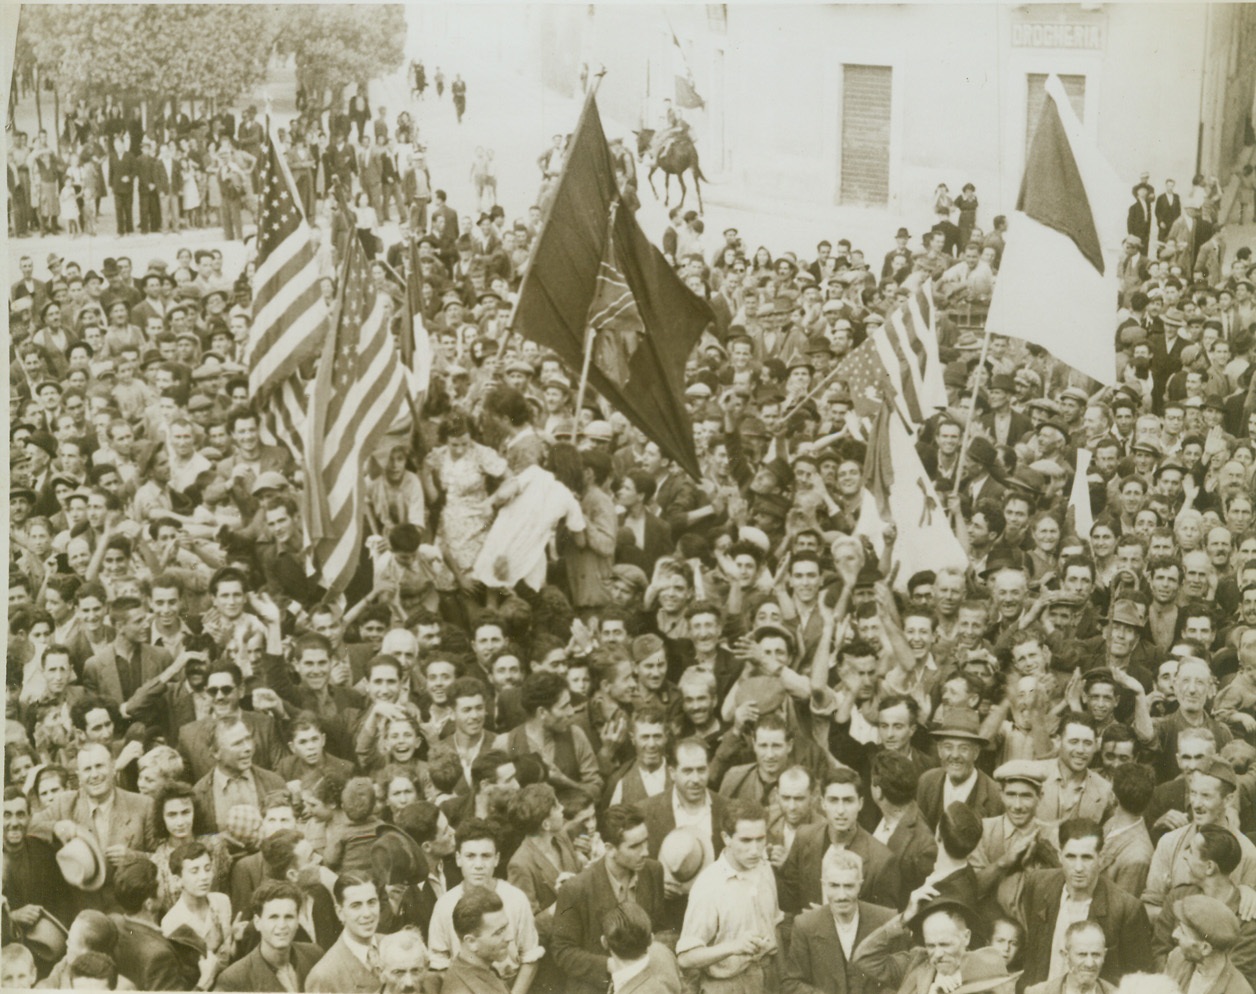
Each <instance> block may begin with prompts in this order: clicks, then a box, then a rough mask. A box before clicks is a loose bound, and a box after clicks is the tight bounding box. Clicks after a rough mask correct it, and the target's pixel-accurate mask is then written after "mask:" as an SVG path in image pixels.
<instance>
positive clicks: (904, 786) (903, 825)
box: [860, 750, 938, 894]
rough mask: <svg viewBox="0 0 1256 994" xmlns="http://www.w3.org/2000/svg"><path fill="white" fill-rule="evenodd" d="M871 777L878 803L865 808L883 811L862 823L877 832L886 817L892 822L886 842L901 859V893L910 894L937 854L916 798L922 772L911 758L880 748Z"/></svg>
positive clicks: (874, 797) (925, 874)
mask: <svg viewBox="0 0 1256 994" xmlns="http://www.w3.org/2000/svg"><path fill="white" fill-rule="evenodd" d="M871 780H872V786H871V792H872V799H873V801H874V802H875V806H874V805H871V804H870V805H866V806H865V811H866V810H867V809H868V808H872V809H873V811H874V812H875V811H876V808H880V809H881V810H880V813H879V815H878V816H877V817H876V818H873V819H868V818H861V819H860V822H861V823H862V824H863V825H864V827H865V828H869V829H871V830H872V831H873V832H875V831H876V830H877V827H878V825H880V823H881V821H882V819H883V818H884V819H890V820H892V821H893V824H894V828H893V830H892V831H891V832H890V837H889V838H888V839H887V840H886V842H885V845H886V847H887V848H888V849H889V850H890V852H892V853H894V855H895V856H896V857H897V858H898V870H899V876H900V877H901V881H900V885H901V892H902V893H903V894H910V893H911V892H912V891H914V890H915V889H916V888H917V887H919V886H920V885H921V884H922V883H924V882H925V877H927V876H928V875H929V874H930V873H931V872H932V871H933V864H934V862H935V861H936V860H937V857H938V843H937V839H936V837H935V835H934V833H933V832H932V831H930V830H929V826H928V825H926V824H925V819H924V815H922V814H921V813H920V808H919V806H918V805H917V804H916V801H915V797H916V788H917V787H918V785H919V783H920V773H919V771H918V770H917V768H916V766H915V764H914V763H913V762H912V760H911V759H910V758H909V757H907V756H905V755H903V754H902V753H893V752H888V751H886V750H881V751H880V752H878V753H877V754H876V755H875V756H873V759H872V773H871ZM869 821H871V822H872V824H869Z"/></svg>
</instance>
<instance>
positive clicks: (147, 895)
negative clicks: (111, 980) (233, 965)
mask: <svg viewBox="0 0 1256 994" xmlns="http://www.w3.org/2000/svg"><path fill="white" fill-rule="evenodd" d="M116 887H117V895H118V904H119V905H120V906H121V908H122V914H113V915H110V916H109V917H110V918H111V919H112V920H113V923H114V924H115V925H116V926H117V927H118V945H117V948H116V951H115V952H114V956H113V960H114V963H116V964H117V967H118V973H119V974H121V975H122V976H124V977H126V978H127V979H128V980H129V981H131V983H133V984H135V986H136V988H137V989H138V990H142V991H187V990H192V989H193V988H194V987H200V989H201V990H207V989H208V985H209V979H208V977H207V976H206V975H204V974H202V975H201V976H200V977H199V978H198V977H197V972H196V969H195V967H191V966H190V964H189V963H188V962H187V961H188V959H189V958H190V954H189V956H181V955H180V952H179V950H178V948H177V947H176V946H175V943H174V941H172V940H176V939H177V940H180V942H181V945H193V946H194V945H196V943H199V944H200V945H199V949H200V950H201V951H202V954H203V952H204V949H205V942H204V940H203V939H201V938H200V936H198V935H197V934H196V933H195V932H193V931H192V929H191V927H190V926H188V925H180V926H179V927H178V929H176V930H175V932H174V934H173V935H172V936H170V937H169V938H167V937H166V936H165V935H163V934H162V932H161V929H160V928H159V927H158V925H157V866H156V864H155V863H153V862H152V861H151V860H147V859H135V860H131V861H130V862H128V863H125V864H123V865H122V866H121V867H119V868H118V875H117V882H116ZM211 959H212V958H211ZM211 968H216V966H214V967H211Z"/></svg>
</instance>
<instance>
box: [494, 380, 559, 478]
mask: <svg viewBox="0 0 1256 994" xmlns="http://www.w3.org/2000/svg"><path fill="white" fill-rule="evenodd" d="M484 406H485V409H486V410H487V411H488V413H489V415H490V416H492V417H493V418H495V419H496V420H497V421H498V422H499V423H500V425H501V426H502V428H503V429H504V431H505V432H506V440H505V441H504V442H503V443H502V455H504V456H505V458H506V465H507V466H508V467H509V468H510V471H511V472H512V473H516V474H517V473H522V472H523V471H524V470H525V469H527V468H528V467H529V466H536V465H538V464H539V463H540V462H541V460H542V459H544V458H545V442H544V441H543V440H542V439H541V436H540V435H538V434H537V432H536V429H535V428H534V427H533V425H532V408H531V407H530V406H529V405H528V399H527V397H525V396H524V395H523V393H522V392H521V391H519V390H516V389H514V387H508V386H500V387H498V388H497V389H496V390H494V391H493V392H492V393H491V394H489V396H488V399H487V400H486V402H485V405H484Z"/></svg>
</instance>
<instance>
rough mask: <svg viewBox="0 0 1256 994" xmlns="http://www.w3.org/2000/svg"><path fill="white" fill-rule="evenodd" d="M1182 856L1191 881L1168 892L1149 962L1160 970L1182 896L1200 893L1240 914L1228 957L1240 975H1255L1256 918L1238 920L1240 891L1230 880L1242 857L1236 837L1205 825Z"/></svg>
mask: <svg viewBox="0 0 1256 994" xmlns="http://www.w3.org/2000/svg"><path fill="white" fill-rule="evenodd" d="M1186 858H1187V862H1188V863H1189V864H1190V873H1191V881H1192V882H1191V883H1189V884H1180V885H1179V886H1177V887H1174V888H1173V889H1172V890H1171V891H1169V895H1168V898H1167V899H1166V901H1165V903H1164V908H1163V909H1162V910H1161V912H1160V914H1159V916H1157V918H1156V921H1155V925H1154V932H1155V935H1154V938H1153V948H1152V962H1153V963H1154V965H1155V967H1156V969H1158V970H1163V969H1164V964H1165V960H1166V959H1167V958H1168V956H1169V954H1170V953H1171V952H1172V951H1173V947H1174V942H1175V941H1176V935H1177V930H1178V907H1179V906H1180V903H1181V901H1182V899H1183V898H1187V897H1190V896H1192V895H1203V896H1206V897H1209V898H1212V899H1213V900H1215V901H1219V902H1220V903H1221V904H1222V905H1224V906H1225V907H1227V908H1229V909H1230V911H1232V912H1233V913H1234V914H1236V915H1240V924H1239V929H1238V936H1237V942H1236V943H1235V944H1234V946H1233V947H1232V948H1231V950H1230V958H1231V961H1232V962H1233V963H1234V965H1235V966H1236V967H1237V968H1238V970H1239V973H1241V974H1242V975H1243V976H1245V977H1250V976H1256V919H1248V920H1242V919H1241V914H1240V912H1241V907H1242V899H1243V894H1242V892H1241V891H1240V890H1239V888H1238V887H1237V886H1236V885H1235V883H1234V881H1232V880H1231V879H1230V874H1232V873H1233V872H1234V871H1235V869H1236V867H1238V865H1239V860H1240V859H1241V858H1242V852H1241V851H1240V849H1239V843H1238V838H1237V837H1236V836H1235V835H1234V833H1233V832H1231V831H1230V830H1229V829H1227V828H1222V827H1221V826H1220V825H1205V826H1204V827H1203V828H1201V829H1200V830H1199V832H1198V834H1196V836H1195V838H1194V839H1193V840H1192V842H1191V845H1190V848H1189V849H1188V850H1187V854H1186Z"/></svg>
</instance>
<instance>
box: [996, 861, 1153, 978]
mask: <svg viewBox="0 0 1256 994" xmlns="http://www.w3.org/2000/svg"><path fill="white" fill-rule="evenodd" d="M1063 893H1064V871H1063V870H1030V871H1029V872H1028V873H1026V874H1025V885H1024V889H1023V890H1022V891H1021V898H1020V911H1021V919H1022V920H1023V922H1024V924H1025V952H1024V960H1023V962H1024V965H1025V973H1024V975H1023V976H1022V977H1021V987H1022V989H1023V988H1024V987H1026V986H1028V985H1030V984H1037V983H1041V982H1042V981H1044V980H1046V979H1047V973H1048V971H1049V970H1050V969H1051V943H1052V942H1053V941H1054V937H1055V923H1056V919H1057V918H1058V917H1059V914H1060V897H1061V895H1062V894H1063ZM1089 918H1090V919H1091V920H1092V921H1096V922H1098V923H1099V925H1100V927H1101V928H1102V929H1103V934H1104V935H1106V936H1107V938H1108V955H1107V958H1106V959H1105V960H1104V962H1103V971H1102V973H1101V976H1102V977H1103V979H1104V980H1107V981H1110V982H1112V983H1116V982H1117V981H1118V980H1120V979H1121V977H1123V976H1124V975H1125V974H1127V973H1133V972H1134V971H1135V970H1143V969H1146V967H1147V964H1148V954H1149V951H1150V949H1151V923H1150V922H1148V920H1147V912H1146V911H1145V910H1144V908H1143V905H1142V902H1141V901H1139V900H1138V898H1136V897H1131V896H1130V895H1129V894H1126V893H1125V892H1124V891H1123V890H1121V889H1120V888H1119V887H1117V886H1116V885H1115V884H1112V883H1110V882H1109V881H1107V880H1106V879H1104V878H1103V877H1100V878H1099V883H1098V884H1096V886H1095V893H1094V897H1093V898H1092V900H1091V902H1090V915H1089Z"/></svg>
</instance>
